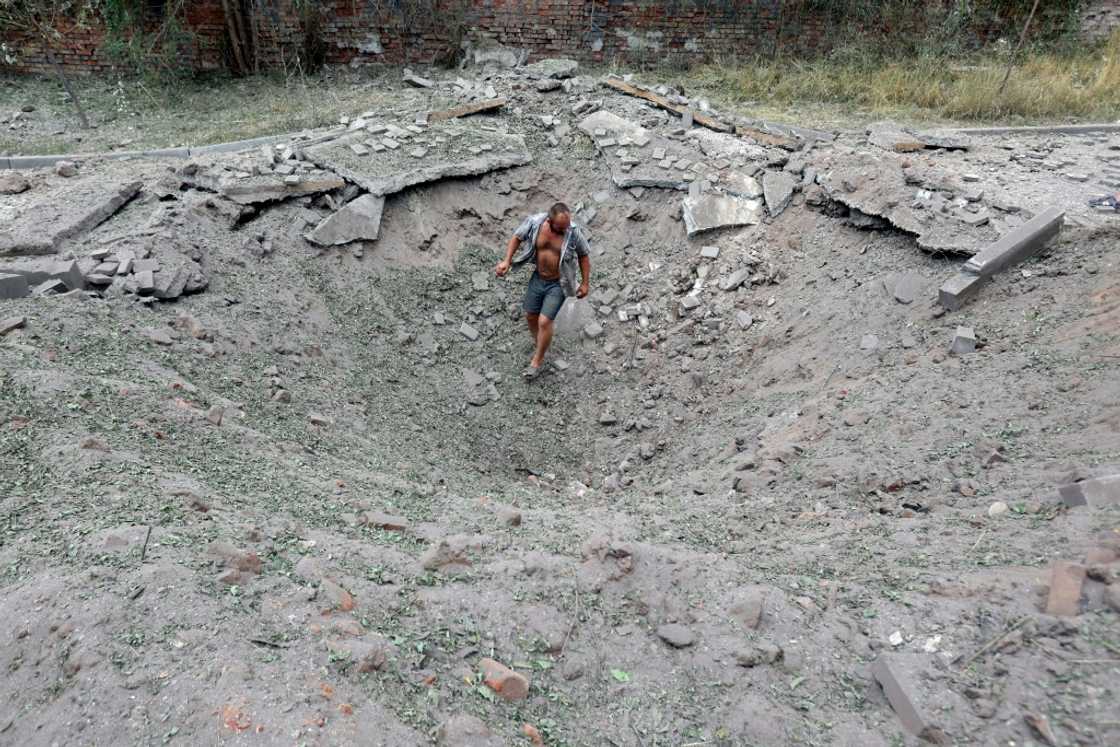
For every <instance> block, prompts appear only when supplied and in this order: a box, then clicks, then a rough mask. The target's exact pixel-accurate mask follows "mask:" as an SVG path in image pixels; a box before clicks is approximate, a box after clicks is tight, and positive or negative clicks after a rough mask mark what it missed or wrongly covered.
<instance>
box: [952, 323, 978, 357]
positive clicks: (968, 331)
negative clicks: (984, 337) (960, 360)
mask: <svg viewBox="0 0 1120 747" xmlns="http://www.w3.org/2000/svg"><path fill="white" fill-rule="evenodd" d="M949 352H950V353H952V354H954V355H964V354H965V353H975V352H976V333H975V332H974V331H973V329H972V327H957V333H956V334H955V335H954V336H953V342H952V344H951V345H950V346H949Z"/></svg>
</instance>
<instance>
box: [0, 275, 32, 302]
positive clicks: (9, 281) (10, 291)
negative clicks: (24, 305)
mask: <svg viewBox="0 0 1120 747" xmlns="http://www.w3.org/2000/svg"><path fill="white" fill-rule="evenodd" d="M30 292H31V288H30V287H29V286H28V285H27V278H25V277H24V276H23V275H5V274H0V300H4V301H10V300H14V299H16V298H25V297H26V296H27V294H28V293H30Z"/></svg>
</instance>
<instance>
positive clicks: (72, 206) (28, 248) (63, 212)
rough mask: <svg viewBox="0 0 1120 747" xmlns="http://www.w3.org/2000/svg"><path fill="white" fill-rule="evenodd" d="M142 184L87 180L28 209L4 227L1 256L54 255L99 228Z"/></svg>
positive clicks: (96, 179)
mask: <svg viewBox="0 0 1120 747" xmlns="http://www.w3.org/2000/svg"><path fill="white" fill-rule="evenodd" d="M141 186H142V183H141V182H139V181H112V180H104V179H98V178H93V177H89V178H84V179H81V180H80V181H77V180H76V181H74V182H72V183H68V184H67V185H66V186H65V187H62V188H61V189H57V190H55V191H53V192H51V193H50V194H49V195H47V196H44V197H43V198H41V199H40V200H38V201H36V202H35V203H34V204H33V205H31V206H30V207H28V208H26V209H25V210H23V212H21V213H20V214H19V215H18V216H16V218H15V220H13V221H11V222H9V223H8V225H6V226H3V227H2V228H0V257H13V256H27V255H42V254H54V253H55V251H57V249H58V247H59V245H60V244H61V243H62V242H63V241H64V240H66V239H69V238H73V237H75V236H79V235H81V234H83V233H86V232H87V231H89V230H91V229H93V228H95V227H96V226H98V225H99V224H101V223H102V222H103V221H105V220H106V219H108V218H109V217H110V216H112V215H113V214H114V213H116V212H117V211H118V210H120V209H121V208H122V207H123V206H124V205H125V204H126V203H127V202H128V201H129V200H131V199H132V198H133V197H135V196H136V194H137V193H138V192H139V191H140V187H141Z"/></svg>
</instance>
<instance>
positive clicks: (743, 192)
mask: <svg viewBox="0 0 1120 747" xmlns="http://www.w3.org/2000/svg"><path fill="white" fill-rule="evenodd" d="M720 185H721V186H722V187H723V191H724V192H727V194H729V195H735V196H736V197H748V198H750V199H754V198H756V197H762V196H763V190H762V185H761V184H759V183H758V180H757V179H755V178H754V177H753V176H747V175H746V174H744V173H742V172H739V171H732V172H730V173H727V174H723V175H721V176H720Z"/></svg>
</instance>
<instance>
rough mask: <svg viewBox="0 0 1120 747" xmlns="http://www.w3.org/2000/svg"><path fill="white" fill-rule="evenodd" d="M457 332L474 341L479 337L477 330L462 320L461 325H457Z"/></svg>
mask: <svg viewBox="0 0 1120 747" xmlns="http://www.w3.org/2000/svg"><path fill="white" fill-rule="evenodd" d="M459 334H461V335H462V336H463V337H465V338H467V339H468V340H470V341H471V342H474V341H475V340H477V339H478V337H479V335H478V330H477V329H475V328H474V327H472V326H471V325H469V324H467V323H466V322H463V323H462V324H461V325H459Z"/></svg>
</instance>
